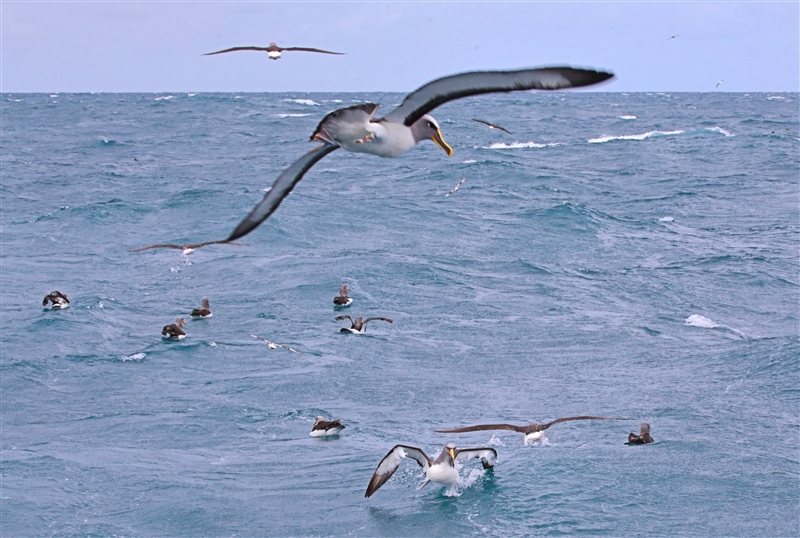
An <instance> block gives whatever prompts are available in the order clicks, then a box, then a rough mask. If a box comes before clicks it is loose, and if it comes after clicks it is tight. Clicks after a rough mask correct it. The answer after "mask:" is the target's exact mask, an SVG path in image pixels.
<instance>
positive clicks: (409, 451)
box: [364, 443, 497, 497]
mask: <svg viewBox="0 0 800 538" xmlns="http://www.w3.org/2000/svg"><path fill="white" fill-rule="evenodd" d="M406 457H409V458H411V459H413V460H414V461H416V462H417V463H418V464H419V466H420V467H422V471H423V472H424V473H425V481H424V482H423V483H422V484H420V485H419V487H417V489H418V490H420V489H422V488H424V487H425V486H426V485H427V484H428V482H431V481H433V482H437V483H439V484H456V483H458V480H459V476H458V471H456V469H455V465H454V464H453V462H455V461H463V460H468V459H471V458H479V459H480V460H481V463H482V464H483V468H484V469H490V468H492V467H494V465H495V463H497V451H496V450H495V449H493V448H488V447H487V448H456V445H454V444H453V443H448V444H446V445H445V447H444V448H443V449H442V452H441V454H439V455H438V456H437V457H436V459H435V460H434V459H431V458H430V456H428V455H427V454H425V452H424V451H423V450H422V449H421V448H417V447H415V446H408V445H395V447H394V448H393V449H391V450H390V451H389V453H388V454H386V456H384V457H383V459H382V460H381V462H380V463H379V464H378V468H377V469H375V472H374V473H373V475H372V478H371V479H370V481H369V485H368V486H367V491H366V493H364V497H370V496H372V494H373V493H375V492H376V491H378V489H380V487H381V486H382V485H384V484H385V483H386V482H387V481H388V480H389V479H390V478H391V477H392V475H393V474H394V472H395V471H397V468H398V467H400V462H401V461H402V460H403V458H406Z"/></svg>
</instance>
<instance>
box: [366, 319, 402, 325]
mask: <svg viewBox="0 0 800 538" xmlns="http://www.w3.org/2000/svg"><path fill="white" fill-rule="evenodd" d="M376 319H377V320H380V321H388V322H389V323H394V320H391V319H389V318H367V319H365V320H364V323H362V324H361V325H362V326H364V325H366V324H367V323H368V322H370V321H374V320H376Z"/></svg>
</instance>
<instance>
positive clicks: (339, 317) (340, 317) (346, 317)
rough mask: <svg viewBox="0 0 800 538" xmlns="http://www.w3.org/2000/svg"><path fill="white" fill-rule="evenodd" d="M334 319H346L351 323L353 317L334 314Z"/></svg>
mask: <svg viewBox="0 0 800 538" xmlns="http://www.w3.org/2000/svg"><path fill="white" fill-rule="evenodd" d="M334 319H336V321H339V320H340V319H347V320H350V323H353V319H352V318H351V317H350V316H348V315H344V316H336V318H334Z"/></svg>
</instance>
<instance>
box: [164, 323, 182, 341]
mask: <svg viewBox="0 0 800 538" xmlns="http://www.w3.org/2000/svg"><path fill="white" fill-rule="evenodd" d="M184 325H186V321H185V320H184V319H183V318H180V317H179V318H175V323H170V324H169V325H164V328H163V329H161V336H163V337H164V338H166V339H168V340H183V339H184V338H186V333H185V332H184V331H183V326H184Z"/></svg>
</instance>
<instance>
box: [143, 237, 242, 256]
mask: <svg viewBox="0 0 800 538" xmlns="http://www.w3.org/2000/svg"><path fill="white" fill-rule="evenodd" d="M206 245H239V246H240V247H246V246H247V244H246V243H239V242H237V241H228V240H224V241H206V242H205V243H188V244H186V245H170V244H166V243H159V244H157V245H149V246H146V247H141V248H135V249H133V250H131V252H141V251H142V250H148V249H151V248H173V249H176V250H182V251H183V255H184V256H186V255H188V254H191V253H192V252H194V249H196V248H200V247H204V246H206Z"/></svg>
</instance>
